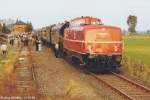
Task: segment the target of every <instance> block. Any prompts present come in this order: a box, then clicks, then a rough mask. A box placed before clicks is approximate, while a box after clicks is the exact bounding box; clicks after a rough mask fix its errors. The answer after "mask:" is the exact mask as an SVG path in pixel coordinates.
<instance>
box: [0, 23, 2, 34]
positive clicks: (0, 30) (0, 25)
mask: <svg viewBox="0 0 150 100" xmlns="http://www.w3.org/2000/svg"><path fill="white" fill-rule="evenodd" d="M1 32H2V24H1V23H0V33H1Z"/></svg>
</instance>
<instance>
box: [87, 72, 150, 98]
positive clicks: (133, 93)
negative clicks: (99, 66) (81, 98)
mask: <svg viewBox="0 0 150 100" xmlns="http://www.w3.org/2000/svg"><path fill="white" fill-rule="evenodd" d="M90 75H92V77H94V78H95V79H96V80H97V81H98V82H100V83H102V84H103V85H104V86H106V87H108V88H109V89H111V90H112V91H113V93H115V94H117V95H119V96H120V97H121V98H122V99H125V100H150V89H149V88H146V87H144V86H142V85H140V84H138V83H136V82H134V81H132V80H129V79H127V78H126V77H124V76H122V75H119V74H117V73H114V72H111V74H109V75H108V74H107V75H106V74H105V75H95V74H93V73H90Z"/></svg>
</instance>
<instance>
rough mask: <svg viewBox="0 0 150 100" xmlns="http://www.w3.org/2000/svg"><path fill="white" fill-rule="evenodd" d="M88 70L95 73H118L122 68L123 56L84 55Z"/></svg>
mask: <svg viewBox="0 0 150 100" xmlns="http://www.w3.org/2000/svg"><path fill="white" fill-rule="evenodd" d="M83 61H84V62H85V64H86V66H87V68H88V69H89V70H91V71H94V72H105V71H106V72H108V71H117V69H118V68H119V67H120V66H121V64H120V63H121V55H88V54H87V55H83Z"/></svg>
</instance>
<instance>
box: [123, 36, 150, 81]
mask: <svg viewBox="0 0 150 100" xmlns="http://www.w3.org/2000/svg"><path fill="white" fill-rule="evenodd" d="M123 55H124V56H123V61H122V64H123V68H124V69H125V72H127V73H128V74H129V75H130V76H132V77H136V78H138V79H141V80H143V81H144V82H148V83H150V77H149V76H150V36H125V37H124V53H123Z"/></svg>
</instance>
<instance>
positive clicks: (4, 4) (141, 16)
mask: <svg viewBox="0 0 150 100" xmlns="http://www.w3.org/2000/svg"><path fill="white" fill-rule="evenodd" d="M130 14H132V15H136V16H137V17H138V26H137V30H148V29H150V21H149V20H150V0H0V19H3V18H13V19H16V18H19V19H21V20H23V21H27V20H29V21H31V22H32V23H33V25H34V27H35V28H40V27H42V26H45V25H50V24H54V23H58V22H63V21H65V20H71V19H72V18H75V17H78V16H84V15H86V16H93V17H98V18H101V20H102V21H103V23H104V24H107V25H116V26H120V27H121V28H122V29H127V28H128V26H127V24H126V20H127V17H128V15H130Z"/></svg>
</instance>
